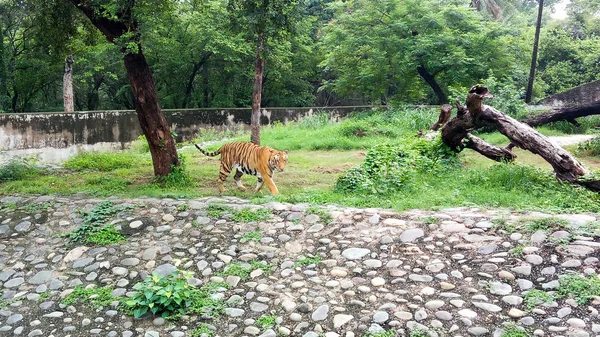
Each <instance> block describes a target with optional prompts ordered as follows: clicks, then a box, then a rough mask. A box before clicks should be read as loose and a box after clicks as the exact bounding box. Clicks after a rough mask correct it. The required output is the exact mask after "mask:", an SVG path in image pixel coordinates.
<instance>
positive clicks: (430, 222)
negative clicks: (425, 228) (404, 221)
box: [419, 216, 438, 225]
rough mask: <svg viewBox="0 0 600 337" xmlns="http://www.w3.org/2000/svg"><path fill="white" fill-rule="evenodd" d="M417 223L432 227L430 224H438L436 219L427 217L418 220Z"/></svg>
mask: <svg viewBox="0 0 600 337" xmlns="http://www.w3.org/2000/svg"><path fill="white" fill-rule="evenodd" d="M419 221H421V222H423V223H424V224H426V225H432V224H437V223H438V218H437V217H435V216H428V217H424V218H421V219H419Z"/></svg>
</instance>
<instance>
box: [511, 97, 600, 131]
mask: <svg viewBox="0 0 600 337" xmlns="http://www.w3.org/2000/svg"><path fill="white" fill-rule="evenodd" d="M590 115H600V102H596V103H592V104H590V105H585V106H578V107H570V108H562V109H554V110H552V111H548V112H544V113H541V114H539V115H535V116H529V117H527V118H526V119H524V120H521V122H523V123H525V124H527V125H529V126H531V127H536V126H540V125H544V124H548V123H552V122H558V121H568V122H569V123H573V124H575V125H576V126H579V123H578V122H577V121H576V120H575V119H577V118H579V117H585V116H590Z"/></svg>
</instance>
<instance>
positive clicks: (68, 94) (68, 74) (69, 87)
mask: <svg viewBox="0 0 600 337" xmlns="http://www.w3.org/2000/svg"><path fill="white" fill-rule="evenodd" d="M63 104H64V107H65V112H73V111H75V108H74V98H73V54H69V56H67V58H66V59H65V72H64V74H63Z"/></svg>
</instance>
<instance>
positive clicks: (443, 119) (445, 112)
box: [431, 104, 452, 131]
mask: <svg viewBox="0 0 600 337" xmlns="http://www.w3.org/2000/svg"><path fill="white" fill-rule="evenodd" d="M440 110H441V111H440V116H439V117H438V120H437V122H435V124H433V125H432V126H431V130H433V131H437V130H438V129H439V128H440V127H441V126H443V125H444V124H446V123H447V122H448V121H449V120H450V115H451V114H452V105H450V104H444V105H442V108H441V109H440Z"/></svg>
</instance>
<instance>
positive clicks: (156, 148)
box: [70, 0, 180, 176]
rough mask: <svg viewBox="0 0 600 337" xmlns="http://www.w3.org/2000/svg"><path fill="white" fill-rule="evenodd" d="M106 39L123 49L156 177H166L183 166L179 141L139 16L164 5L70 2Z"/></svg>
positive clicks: (121, 0)
mask: <svg viewBox="0 0 600 337" xmlns="http://www.w3.org/2000/svg"><path fill="white" fill-rule="evenodd" d="M70 1H71V3H73V4H74V5H75V6H76V7H77V8H78V9H79V10H80V11H81V12H82V13H83V14H84V15H85V16H86V17H88V19H89V20H90V21H91V23H92V24H93V25H94V26H96V27H97V28H98V29H99V30H100V31H101V32H102V33H103V34H104V36H106V38H107V39H108V41H110V42H112V43H115V44H118V45H120V46H121V48H122V52H123V61H124V63H125V69H126V70H127V75H128V77H129V82H130V84H131V89H132V90H133V94H134V96H135V110H136V113H137V116H138V120H139V122H140V126H141V128H142V131H143V133H144V135H145V136H146V139H147V141H148V145H149V147H150V153H151V155H152V163H153V164H154V174H155V175H156V176H166V175H168V174H169V173H171V170H172V166H179V165H180V162H179V158H178V156H177V150H176V148H175V140H174V139H173V136H172V135H171V130H170V128H169V124H167V120H166V119H165V116H164V115H163V113H162V110H161V108H160V106H159V103H158V96H157V93H156V86H155V84H154V79H153V78H152V71H151V70H150V66H149V65H148V62H146V58H145V56H144V53H143V51H142V44H141V42H140V30H139V24H138V17H139V16H138V15H137V14H138V13H136V12H135V10H136V9H138V10H139V9H140V7H144V6H152V7H153V9H154V10H157V9H159V8H160V7H161V6H163V5H164V4H163V3H162V1H139V2H137V3H136V2H135V1H128V0H114V1H110V2H109V3H108V4H107V3H106V1H93V0H70Z"/></svg>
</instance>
